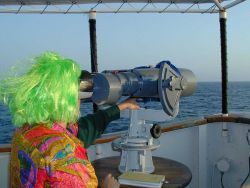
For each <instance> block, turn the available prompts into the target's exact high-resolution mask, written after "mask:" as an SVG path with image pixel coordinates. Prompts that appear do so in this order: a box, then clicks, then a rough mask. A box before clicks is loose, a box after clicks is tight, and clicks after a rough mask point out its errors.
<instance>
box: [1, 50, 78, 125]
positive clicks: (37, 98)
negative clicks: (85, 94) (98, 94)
mask: <svg viewBox="0 0 250 188" xmlns="http://www.w3.org/2000/svg"><path fill="white" fill-rule="evenodd" d="M34 61H35V63H34V64H33V65H32V67H31V69H30V70H29V71H28V72H27V73H26V74H24V75H22V76H20V77H13V78H8V79H5V80H1V81H0V101H2V102H3V103H4V104H6V105H8V107H9V110H10V113H11V115H12V119H13V123H14V125H15V126H17V127H21V126H23V125H24V124H29V125H33V124H37V123H44V124H50V125H51V124H52V123H53V122H56V121H57V122H66V123H73V122H76V120H77V118H78V115H79V108H78V97H79V76H80V73H81V70H80V67H79V66H78V65H77V64H76V63H75V62H74V61H73V60H71V59H64V58H62V57H60V56H59V55H58V54H56V53H52V52H47V53H44V54H42V55H40V56H38V57H36V58H34Z"/></svg>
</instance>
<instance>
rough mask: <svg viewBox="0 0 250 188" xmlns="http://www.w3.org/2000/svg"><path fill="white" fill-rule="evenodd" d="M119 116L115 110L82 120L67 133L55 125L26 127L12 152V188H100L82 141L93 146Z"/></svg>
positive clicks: (113, 108)
mask: <svg viewBox="0 0 250 188" xmlns="http://www.w3.org/2000/svg"><path fill="white" fill-rule="evenodd" d="M119 115H120V111H119V110H118V108H117V106H114V107H111V108H110V109H107V110H103V111H99V112H97V113H96V114H93V115H88V116H86V117H83V118H80V119H79V122H78V123H79V126H78V124H72V125H69V126H68V127H67V129H65V128H63V127H61V126H60V125H59V124H57V123H54V124H53V125H52V126H48V125H44V124H37V125H33V126H29V125H24V126H23V127H22V128H20V129H18V130H16V132H15V134H14V136H13V140H12V150H11V163H10V173H11V174H10V175H11V180H10V184H11V187H15V188H16V187H29V188H31V187H35V188H42V187H65V188H78V187H79V188H80V187H81V188H85V187H87V188H92V187H93V188H94V187H97V186H98V181H97V177H96V175H95V170H94V168H93V167H92V165H91V163H90V161H89V160H88V157H87V152H86V149H85V148H84V143H85V142H84V143H83V142H82V141H80V140H79V139H81V140H83V141H84V140H85V139H86V141H87V143H88V145H90V144H91V143H93V141H94V140H95V139H96V137H98V136H99V135H100V134H101V133H102V132H103V131H104V129H105V128H106V126H107V124H108V123H109V122H110V121H112V120H114V119H117V118H119ZM98 124H99V125H100V126H98ZM76 136H77V137H78V138H79V139H78V138H77V137H76Z"/></svg>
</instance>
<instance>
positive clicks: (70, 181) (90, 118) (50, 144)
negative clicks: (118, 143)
mask: <svg viewBox="0 0 250 188" xmlns="http://www.w3.org/2000/svg"><path fill="white" fill-rule="evenodd" d="M80 74H81V70H80V67H79V66H78V64H76V63H75V62H74V61H73V60H71V59H67V58H63V57H61V56H60V55H58V54H56V53H52V52H47V53H44V54H42V55H40V56H38V57H36V58H34V63H33V64H32V66H31V68H30V69H29V70H28V71H27V72H26V73H25V74H23V75H21V76H18V77H11V78H7V79H4V80H1V81H0V101H2V102H3V103H4V104H6V105H8V107H9V110H10V113H11V115H12V120H13V124H14V125H15V126H16V127H17V129H16V131H15V133H14V135H13V139H12V146H11V159H10V187H13V188H17V187H29V188H31V187H35V188H42V187H65V188H69V187H70V188H78V187H79V188H80V187H81V188H85V187H86V188H94V187H98V180H97V177H96V175H95V170H94V168H93V167H92V165H91V163H90V161H89V160H88V157H87V150H86V148H87V147H88V146H89V145H91V144H92V143H93V142H94V140H95V139H96V138H98V137H99V136H100V135H101V134H102V133H103V132H104V130H105V128H106V126H107V125H108V124H109V123H110V122H111V121H113V120H116V119H118V118H120V111H121V110H124V109H138V108H139V106H138V105H137V104H136V103H135V102H134V100H132V99H128V100H126V101H124V102H122V103H120V104H118V105H114V106H111V107H110V108H108V109H106V110H99V111H97V112H96V113H94V114H89V115H87V116H85V117H80V118H79V114H80V110H79V107H80V102H79V76H80ZM100 186H101V187H103V188H108V187H110V188H115V187H119V184H118V182H117V181H116V180H115V179H114V177H112V176H111V175H110V174H109V175H108V176H107V177H106V178H105V179H104V181H103V183H102V185H100Z"/></svg>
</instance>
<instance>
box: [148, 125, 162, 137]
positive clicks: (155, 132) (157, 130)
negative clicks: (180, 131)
mask: <svg viewBox="0 0 250 188" xmlns="http://www.w3.org/2000/svg"><path fill="white" fill-rule="evenodd" d="M150 133H151V136H152V137H153V138H159V137H160V136H161V126H160V125H158V124H154V125H153V126H152V128H151V129H150Z"/></svg>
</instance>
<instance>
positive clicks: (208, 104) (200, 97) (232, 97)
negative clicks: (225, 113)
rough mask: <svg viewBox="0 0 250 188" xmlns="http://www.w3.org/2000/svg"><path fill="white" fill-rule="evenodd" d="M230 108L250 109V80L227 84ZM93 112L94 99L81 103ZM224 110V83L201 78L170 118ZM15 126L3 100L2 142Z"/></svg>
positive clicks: (117, 124) (116, 126) (121, 124)
mask: <svg viewBox="0 0 250 188" xmlns="http://www.w3.org/2000/svg"><path fill="white" fill-rule="evenodd" d="M140 106H142V107H145V108H153V109H159V108H160V107H161V105H160V103H159V102H149V103H140ZM228 109H229V112H250V82H229V84H228ZM91 112H92V103H83V104H81V114H82V115H83V116H84V115H86V114H88V113H91ZM216 113H221V84H220V83H219V82H200V83H198V85H197V88H196V91H195V93H194V94H193V95H192V96H189V97H182V98H181V100H180V109H179V114H178V115H177V117H176V118H175V119H174V120H172V121H170V122H169V123H171V122H176V121H183V120H187V119H194V118H201V117H203V116H206V115H212V114H216ZM127 127H128V120H127V119H119V120H116V121H114V122H112V123H111V124H110V125H109V126H108V128H107V129H106V133H110V132H116V131H121V130H126V129H127ZM14 130H15V128H14V126H13V125H12V123H11V116H10V114H9V112H8V109H7V107H5V106H3V104H1V103H0V144H5V143H10V142H11V137H12V134H13V132H14Z"/></svg>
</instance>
